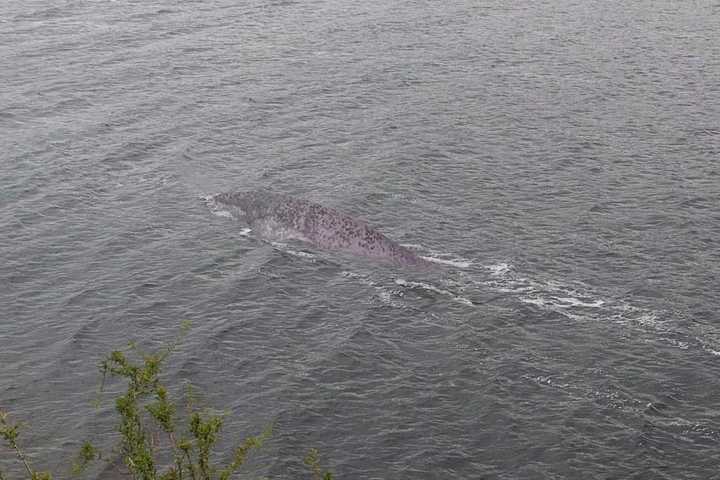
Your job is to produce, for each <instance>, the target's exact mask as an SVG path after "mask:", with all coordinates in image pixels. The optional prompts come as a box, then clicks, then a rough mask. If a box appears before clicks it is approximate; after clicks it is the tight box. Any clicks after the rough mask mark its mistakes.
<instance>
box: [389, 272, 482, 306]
mask: <svg viewBox="0 0 720 480" xmlns="http://www.w3.org/2000/svg"><path fill="white" fill-rule="evenodd" d="M395 283H396V284H397V285H400V286H402V287H405V288H416V289H421V290H427V291H429V292H434V293H438V294H440V295H445V296H448V297H450V298H451V299H453V300H454V301H456V302H460V303H462V304H464V305H474V303H473V302H472V300H470V299H469V298H465V297H463V296H460V295H457V294H456V293H454V292H451V291H449V290H444V289H442V288H438V287H436V286H435V285H431V284H429V283H425V282H411V281H408V280H404V279H402V278H397V279H395Z"/></svg>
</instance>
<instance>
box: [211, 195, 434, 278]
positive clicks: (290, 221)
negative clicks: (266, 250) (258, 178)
mask: <svg viewBox="0 0 720 480" xmlns="http://www.w3.org/2000/svg"><path fill="white" fill-rule="evenodd" d="M209 201H210V202H212V203H214V204H215V206H216V207H218V208H220V209H222V210H226V211H228V213H230V215H232V216H233V217H234V218H238V219H240V220H242V221H243V222H245V223H247V224H248V226H249V227H250V228H252V229H253V230H254V231H256V232H257V233H258V234H259V235H261V236H263V237H265V238H270V239H274V240H281V241H282V240H287V239H295V240H300V241H304V242H307V243H310V244H312V245H314V246H317V247H320V248H326V249H335V250H343V251H346V252H350V253H354V254H357V255H363V256H367V257H375V258H380V259H387V260H390V261H391V262H393V263H396V264H399V265H411V266H419V267H427V266H429V265H430V263H429V262H428V261H427V260H425V259H423V258H421V257H419V256H418V255H416V254H415V253H414V252H412V251H411V250H409V249H407V248H405V247H403V246H401V245H399V244H397V243H396V242H394V241H393V240H390V239H389V238H388V237H386V236H385V235H383V234H382V233H380V232H379V231H378V230H376V229H375V228H373V227H371V226H369V225H368V224H367V223H365V222H363V221H362V220H358V219H355V218H353V217H350V216H348V215H346V214H344V213H342V212H339V211H337V210H335V209H333V208H328V207H324V206H322V205H319V204H317V203H313V202H309V201H307V200H302V199H297V198H293V197H290V196H288V195H282V194H277V193H272V192H268V191H265V190H255V191H250V192H228V193H219V194H216V195H213V196H212V197H210V198H209Z"/></svg>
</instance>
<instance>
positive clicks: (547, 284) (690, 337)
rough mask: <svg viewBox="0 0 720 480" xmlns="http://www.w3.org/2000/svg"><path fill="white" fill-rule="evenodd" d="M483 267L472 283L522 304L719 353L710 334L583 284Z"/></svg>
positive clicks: (678, 345)
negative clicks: (484, 274) (688, 329)
mask: <svg viewBox="0 0 720 480" xmlns="http://www.w3.org/2000/svg"><path fill="white" fill-rule="evenodd" d="M484 268H485V269H486V270H488V271H489V272H490V277H489V278H488V279H486V280H484V281H479V282H478V281H472V283H475V284H477V285H481V286H482V287H485V288H490V289H492V290H495V291H498V292H503V293H508V294H512V295H514V296H516V297H517V299H518V300H519V301H521V302H522V303H525V304H528V305H533V306H535V307H537V308H539V309H542V310H547V311H551V312H554V313H558V314H560V315H563V316H565V317H567V318H569V319H571V320H574V321H578V322H583V321H588V320H590V321H602V322H607V321H610V322H613V323H615V324H617V325H620V326H622V327H624V328H630V329H636V330H639V331H643V332H646V333H649V334H651V336H652V339H651V340H650V339H649V341H653V342H654V341H659V342H662V343H664V344H666V345H670V346H672V347H675V348H679V349H682V350H686V349H688V348H690V346H691V345H694V346H695V347H697V348H700V349H702V350H704V351H705V352H707V353H709V354H711V355H713V356H720V343H718V342H714V341H711V340H709V338H712V335H710V336H708V335H705V334H704V333H703V332H698V333H693V332H686V331H685V330H684V329H680V328H679V327H678V326H677V325H676V324H675V323H673V322H671V321H670V320H671V319H670V318H669V317H668V315H667V314H663V313H662V312H658V311H655V310H651V309H648V308H643V307H640V306H637V305H632V304H631V303H629V302H628V301H625V300H622V299H617V298H611V297H601V296H600V295H598V294H597V292H594V291H592V290H591V289H590V288H589V287H586V286H584V285H569V284H566V283H563V282H558V281H554V280H537V279H533V278H529V277H525V276H522V275H519V274H517V273H516V272H515V270H514V268H513V267H512V265H509V264H507V263H498V264H493V265H486V266H485V267H484Z"/></svg>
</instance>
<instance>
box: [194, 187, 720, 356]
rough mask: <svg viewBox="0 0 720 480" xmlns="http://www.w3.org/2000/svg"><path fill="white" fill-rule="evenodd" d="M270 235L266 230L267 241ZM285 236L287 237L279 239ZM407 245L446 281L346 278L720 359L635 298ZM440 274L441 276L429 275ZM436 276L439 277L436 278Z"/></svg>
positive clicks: (698, 337) (704, 341) (275, 243)
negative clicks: (592, 327) (533, 312)
mask: <svg viewBox="0 0 720 480" xmlns="http://www.w3.org/2000/svg"><path fill="white" fill-rule="evenodd" d="M200 198H202V199H203V200H204V201H205V202H206V204H207V206H208V208H209V210H210V212H211V213H212V214H213V215H215V216H217V217H221V218H235V216H234V214H233V212H232V211H231V210H230V209H229V208H228V207H227V206H225V205H223V204H220V203H218V202H216V201H215V200H214V195H201V196H200ZM256 233H258V232H254V231H253V230H251V229H250V228H243V229H242V230H240V232H239V235H241V236H244V237H250V236H255V235H253V234H256ZM266 233H267V232H260V235H258V236H260V238H261V239H262V238H263V236H264V234H266ZM278 233H282V235H278ZM273 234H274V235H275V237H277V238H275V239H273V240H269V241H268V243H270V245H272V247H273V248H274V249H276V250H278V251H280V252H283V253H285V254H287V255H290V256H292V257H296V258H299V259H302V260H305V261H309V262H313V263H315V262H317V261H318V260H319V259H321V258H323V257H322V256H319V254H316V253H310V252H307V251H305V250H304V249H302V248H301V249H298V248H296V247H294V246H293V245H291V244H288V243H286V241H287V240H294V239H297V238H296V237H294V236H293V235H292V234H290V233H288V232H277V231H273ZM401 245H402V247H404V248H407V249H409V250H411V251H412V252H414V253H415V254H416V255H417V256H418V257H419V258H421V259H422V260H424V261H426V262H429V263H431V264H434V265H437V266H438V267H440V272H441V274H442V278H439V279H438V278H432V279H431V278H427V276H428V275H424V278H417V275H418V273H415V272H414V273H413V276H412V277H409V278H405V276H404V275H403V276H396V277H395V278H394V279H393V280H392V281H391V282H388V281H387V280H384V281H381V280H373V279H371V278H370V277H369V276H368V275H367V274H363V273H358V272H354V273H353V272H352V271H347V270H345V271H343V275H344V276H346V277H348V278H351V279H355V280H356V281H359V282H361V283H362V284H364V285H366V286H370V287H372V288H373V289H374V290H376V292H377V298H379V299H380V301H381V302H383V303H385V304H388V305H390V306H393V307H400V306H401V305H404V304H405V305H407V302H409V300H408V298H407V297H406V296H405V293H407V292H411V291H413V292H425V294H426V295H427V296H436V297H438V298H446V299H449V300H451V301H452V302H454V303H458V304H460V305H464V306H466V307H470V308H473V307H480V306H482V305H486V304H488V303H491V302H495V301H497V300H503V301H506V300H507V299H514V300H516V301H517V302H519V303H521V304H525V305H528V306H531V307H532V308H537V309H538V310H541V311H549V312H554V313H556V314H559V315H562V316H564V317H566V318H568V319H571V320H573V321H575V322H588V321H596V322H610V323H612V324H615V325H617V326H618V327H620V328H625V329H632V330H635V331H641V332H643V333H645V334H647V335H651V336H652V337H653V338H654V339H655V340H657V341H659V342H661V343H664V344H667V345H670V346H671V347H674V348H680V349H683V350H687V349H689V348H691V347H694V348H698V349H700V350H701V351H703V352H705V353H708V354H710V355H713V356H720V342H718V341H717V340H713V339H714V338H718V335H714V336H713V334H712V332H710V333H707V332H705V331H698V332H693V331H690V332H688V331H687V330H684V329H682V328H680V327H679V326H678V325H677V322H674V321H673V320H674V319H673V318H672V317H671V316H670V315H669V314H668V313H667V312H660V311H656V310H653V309H650V308H645V307H642V306H639V305H637V304H636V303H635V302H633V301H632V299H631V298H630V299H627V298H625V299H623V298H615V297H613V296H612V295H602V294H600V293H598V292H597V291H596V290H594V289H593V288H591V287H588V286H587V285H583V284H578V283H568V282H564V281H562V280H556V279H542V278H539V277H534V276H532V275H526V274H523V273H521V272H518V271H517V270H516V269H515V267H514V266H513V265H512V264H511V263H508V262H498V263H491V264H482V263H480V262H478V261H477V260H476V259H467V258H463V257H462V256H459V255H455V254H453V253H451V252H445V251H439V250H436V249H432V248H427V247H425V246H423V245H420V244H412V243H404V244H401ZM424 273H427V274H435V273H436V272H424ZM432 276H435V275H432ZM478 289H479V290H480V292H482V291H485V292H487V291H493V292H496V293H498V295H496V296H494V297H491V298H484V299H475V298H474V297H476V295H474V293H479V292H478Z"/></svg>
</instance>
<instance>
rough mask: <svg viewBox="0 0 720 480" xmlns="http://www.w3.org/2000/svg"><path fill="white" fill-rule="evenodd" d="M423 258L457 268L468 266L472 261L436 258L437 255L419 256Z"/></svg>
mask: <svg viewBox="0 0 720 480" xmlns="http://www.w3.org/2000/svg"><path fill="white" fill-rule="evenodd" d="M420 258H422V259H423V260H427V261H428V262H433V263H440V264H443V265H450V266H453V267H457V268H468V267H470V265H472V262H471V261H469V260H446V259H444V258H437V257H422V256H421V257H420Z"/></svg>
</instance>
